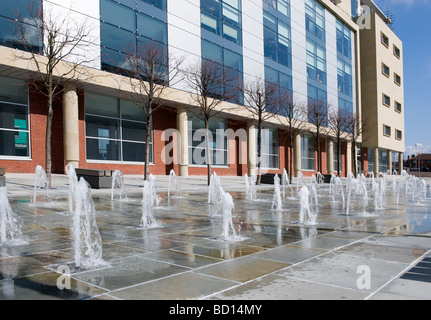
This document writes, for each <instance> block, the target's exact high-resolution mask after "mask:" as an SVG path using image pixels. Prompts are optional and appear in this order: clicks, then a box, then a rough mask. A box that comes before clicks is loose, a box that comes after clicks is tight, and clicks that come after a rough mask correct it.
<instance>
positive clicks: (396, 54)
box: [394, 45, 401, 59]
mask: <svg viewBox="0 0 431 320" xmlns="http://www.w3.org/2000/svg"><path fill="white" fill-rule="evenodd" d="M394 55H395V56H396V57H397V58H398V59H399V58H400V57H401V50H400V49H399V48H398V47H397V46H396V45H394Z"/></svg>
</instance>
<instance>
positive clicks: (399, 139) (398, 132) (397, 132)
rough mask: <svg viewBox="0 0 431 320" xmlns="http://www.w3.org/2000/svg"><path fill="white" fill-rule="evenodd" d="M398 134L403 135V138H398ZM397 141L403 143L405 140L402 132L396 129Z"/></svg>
mask: <svg viewBox="0 0 431 320" xmlns="http://www.w3.org/2000/svg"><path fill="white" fill-rule="evenodd" d="M398 134H400V135H401V137H398ZM395 139H396V140H398V141H402V140H403V132H402V131H401V130H398V129H395Z"/></svg>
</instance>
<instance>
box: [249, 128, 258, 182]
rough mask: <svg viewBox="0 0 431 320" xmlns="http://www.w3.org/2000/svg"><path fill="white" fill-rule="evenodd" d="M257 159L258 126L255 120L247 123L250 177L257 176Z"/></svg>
mask: <svg viewBox="0 0 431 320" xmlns="http://www.w3.org/2000/svg"><path fill="white" fill-rule="evenodd" d="M256 157H257V146H256V125H255V123H254V120H250V121H248V122H247V171H248V175H249V176H251V175H252V174H253V173H254V174H256Z"/></svg>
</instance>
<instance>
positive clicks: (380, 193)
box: [373, 178, 385, 210]
mask: <svg viewBox="0 0 431 320" xmlns="http://www.w3.org/2000/svg"><path fill="white" fill-rule="evenodd" d="M373 191H374V208H375V209H376V210H383V199H384V195H385V180H384V179H382V178H379V181H378V183H375V187H374V190H373Z"/></svg>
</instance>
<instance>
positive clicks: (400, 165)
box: [398, 152, 404, 174]
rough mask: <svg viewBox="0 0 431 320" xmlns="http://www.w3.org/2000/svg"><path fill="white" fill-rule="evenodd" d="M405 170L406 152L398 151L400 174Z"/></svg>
mask: <svg viewBox="0 0 431 320" xmlns="http://www.w3.org/2000/svg"><path fill="white" fill-rule="evenodd" d="M403 170H404V154H403V153H402V152H398V174H401V172H403Z"/></svg>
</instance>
